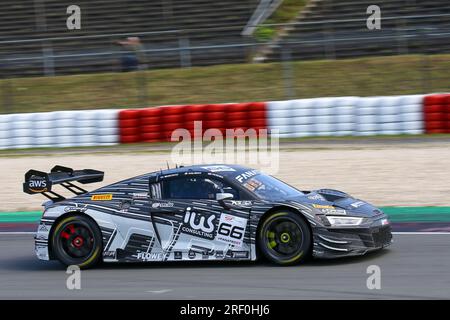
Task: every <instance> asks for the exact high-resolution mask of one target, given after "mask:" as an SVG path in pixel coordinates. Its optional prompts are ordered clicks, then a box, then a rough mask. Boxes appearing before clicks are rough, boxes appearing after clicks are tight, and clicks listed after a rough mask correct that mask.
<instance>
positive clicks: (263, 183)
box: [242, 174, 303, 200]
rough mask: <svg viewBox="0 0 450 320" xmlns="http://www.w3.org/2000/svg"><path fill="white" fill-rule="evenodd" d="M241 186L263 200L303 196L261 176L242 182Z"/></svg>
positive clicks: (286, 186)
mask: <svg viewBox="0 0 450 320" xmlns="http://www.w3.org/2000/svg"><path fill="white" fill-rule="evenodd" d="M242 186H243V187H244V188H246V189H247V190H250V191H251V192H253V193H255V194H256V195H257V196H258V197H259V198H261V199H263V200H284V199H287V198H291V197H294V196H299V195H303V192H301V191H299V190H297V189H295V188H293V187H291V186H289V185H288V184H286V183H284V182H282V181H280V180H278V179H276V178H274V177H271V176H267V175H263V174H260V175H257V176H254V177H252V178H251V179H248V180H246V181H244V182H243V183H242Z"/></svg>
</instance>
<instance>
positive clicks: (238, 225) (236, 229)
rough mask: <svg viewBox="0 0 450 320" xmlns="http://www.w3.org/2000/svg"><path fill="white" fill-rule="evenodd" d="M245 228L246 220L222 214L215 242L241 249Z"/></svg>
mask: <svg viewBox="0 0 450 320" xmlns="http://www.w3.org/2000/svg"><path fill="white" fill-rule="evenodd" d="M246 226H247V219H244V218H239V217H236V216H232V215H229V214H225V213H222V215H221V216H220V221H219V228H218V230H217V236H216V240H217V241H221V242H225V243H228V244H232V245H235V246H238V247H241V246H242V242H243V241H242V240H243V239H244V235H245V228H246Z"/></svg>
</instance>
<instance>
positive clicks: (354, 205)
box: [351, 201, 366, 208]
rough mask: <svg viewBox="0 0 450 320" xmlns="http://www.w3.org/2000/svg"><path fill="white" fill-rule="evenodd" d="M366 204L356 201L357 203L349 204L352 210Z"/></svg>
mask: <svg viewBox="0 0 450 320" xmlns="http://www.w3.org/2000/svg"><path fill="white" fill-rule="evenodd" d="M365 204H366V203H365V202H364V201H357V202H353V203H352V204H351V206H352V207H353V208H359V207H361V206H363V205H365Z"/></svg>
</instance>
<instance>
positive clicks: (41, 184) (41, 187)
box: [28, 177, 48, 192]
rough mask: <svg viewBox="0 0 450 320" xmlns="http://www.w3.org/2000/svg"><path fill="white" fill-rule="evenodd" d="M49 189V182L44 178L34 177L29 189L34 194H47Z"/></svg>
mask: <svg viewBox="0 0 450 320" xmlns="http://www.w3.org/2000/svg"><path fill="white" fill-rule="evenodd" d="M47 187H48V184H47V180H45V179H44V178H42V177H34V178H33V179H31V180H30V181H28V189H29V190H30V191H32V192H46V191H47V190H48V189H47Z"/></svg>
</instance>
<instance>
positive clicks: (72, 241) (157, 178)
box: [23, 164, 392, 268]
mask: <svg viewBox="0 0 450 320" xmlns="http://www.w3.org/2000/svg"><path fill="white" fill-rule="evenodd" d="M103 177H104V173H103V172H102V171H98V170H93V169H84V170H73V169H71V168H67V167H63V166H55V167H54V168H53V169H52V170H51V172H50V173H45V172H41V171H36V170H30V171H28V172H27V173H26V174H25V182H24V183H23V190H24V192H26V193H28V194H37V193H39V194H43V195H45V196H46V197H47V198H49V200H48V201H47V202H45V203H44V204H43V206H44V207H45V210H44V212H43V215H42V218H41V220H40V223H39V226H38V229H37V233H36V235H35V251H36V255H37V257H38V258H39V259H42V260H52V259H57V260H59V261H60V262H62V263H63V264H64V265H77V266H79V267H81V268H89V267H92V266H94V265H96V264H97V263H99V262H102V261H103V262H151V261H155V262H156V261H158V262H161V261H198V260H208V261H209V260H239V261H242V260H257V259H258V258H260V257H265V258H267V259H268V260H270V261H271V262H273V263H276V264H279V265H294V264H299V263H302V262H304V261H305V260H306V259H308V258H310V257H317V258H336V257H346V256H355V255H363V254H365V253H367V252H369V251H374V250H378V249H382V248H384V247H386V246H388V245H389V244H391V241H392V235H391V227H390V222H389V220H388V217H387V216H386V215H385V214H384V213H383V212H382V211H381V210H380V209H378V208H376V207H374V206H373V205H371V204H369V203H367V202H365V201H362V200H359V199H355V198H353V197H351V196H350V195H348V194H346V193H344V192H341V191H337V190H331V189H320V190H314V191H300V190H298V189H296V188H294V187H292V186H290V185H288V184H286V183H284V182H282V181H280V180H278V179H276V178H275V177H273V176H270V175H266V174H264V173H262V172H260V171H258V170H254V169H251V168H247V167H244V166H240V165H224V164H217V165H194V166H180V167H176V168H173V169H167V170H160V171H157V172H152V173H147V174H143V175H140V176H137V177H133V178H129V179H126V180H123V181H120V182H117V183H113V184H111V185H108V186H105V187H101V188H99V189H97V190H94V191H90V192H88V191H86V190H85V189H83V188H82V187H81V186H80V185H79V184H76V182H79V183H81V184H89V183H94V182H100V181H102V180H103ZM56 185H60V186H62V187H64V188H65V189H67V190H69V191H71V192H72V193H74V194H75V196H74V197H72V198H68V199H66V198H65V197H64V196H62V195H61V194H59V193H57V192H55V191H54V187H55V186H56Z"/></svg>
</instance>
